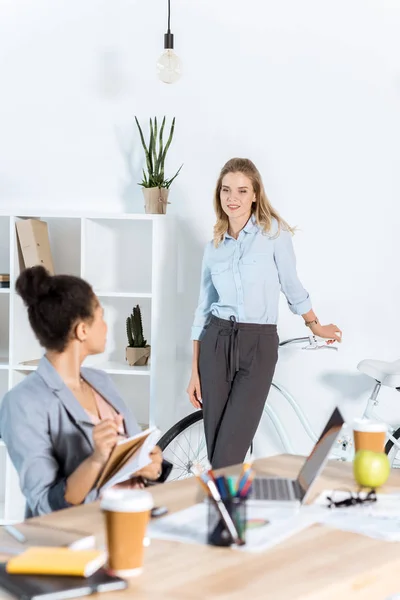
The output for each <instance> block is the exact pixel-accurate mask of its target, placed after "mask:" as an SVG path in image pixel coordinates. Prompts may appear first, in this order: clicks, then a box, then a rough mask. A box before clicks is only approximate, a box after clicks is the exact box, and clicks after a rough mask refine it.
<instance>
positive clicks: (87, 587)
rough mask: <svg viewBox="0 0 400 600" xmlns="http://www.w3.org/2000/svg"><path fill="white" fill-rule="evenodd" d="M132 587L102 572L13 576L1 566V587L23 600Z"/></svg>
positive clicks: (56, 598) (61, 598)
mask: <svg viewBox="0 0 400 600" xmlns="http://www.w3.org/2000/svg"><path fill="white" fill-rule="evenodd" d="M127 587H128V584H127V582H126V581H124V580H123V579H121V578H120V577H115V576H113V575H109V574H108V573H107V572H106V571H105V570H104V569H100V570H99V571H97V573H95V574H94V575H91V576H90V577H64V576H61V577H60V576H55V575H54V576H53V575H11V574H10V573H7V572H6V568H5V564H0V588H3V589H4V590H5V591H6V592H8V593H9V594H11V595H12V596H14V597H15V598H19V600H64V599H66V598H81V597H82V596H90V595H91V594H96V593H99V592H112V591H117V590H124V589H126V588H127Z"/></svg>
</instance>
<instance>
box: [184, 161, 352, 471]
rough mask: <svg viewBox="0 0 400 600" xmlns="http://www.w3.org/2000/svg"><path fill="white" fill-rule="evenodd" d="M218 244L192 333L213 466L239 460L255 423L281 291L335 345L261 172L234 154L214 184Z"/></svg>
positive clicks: (273, 353) (195, 378)
mask: <svg viewBox="0 0 400 600" xmlns="http://www.w3.org/2000/svg"><path fill="white" fill-rule="evenodd" d="M214 209H215V213H216V216H217V222H216V224H215V226H214V239H213V241H212V242H209V243H208V244H207V246H206V248H205V252H204V257H203V264H202V271H201V284H200V297H199V303H198V307H197V310H196V313H195V318H194V323H193V327H192V336H191V337H192V340H193V364H192V376H191V379H190V382H189V386H188V389H187V392H188V394H189V398H190V401H191V403H192V404H193V406H194V407H195V408H201V407H203V411H204V428H205V436H206V442H207V451H208V458H209V460H210V462H211V464H212V467H213V468H214V469H217V468H220V467H225V466H228V465H232V464H237V463H240V462H242V461H243V460H244V458H245V456H246V453H247V451H248V449H249V447H250V444H251V442H252V440H253V437H254V435H255V433H256V430H257V427H258V424H259V422H260V419H261V416H262V412H263V409H264V405H265V402H266V399H267V396H268V393H269V389H270V386H271V382H272V377H273V375H274V371H275V366H276V362H277V358H278V344H279V339H278V334H277V328H276V323H277V320H278V304H279V293H280V291H281V290H282V292H283V293H284V294H285V296H286V299H287V301H288V304H289V308H290V310H291V311H292V312H293V313H294V314H296V315H302V317H303V319H304V321H305V324H306V325H307V326H308V327H309V328H310V329H311V331H312V333H313V334H314V335H317V336H319V337H322V338H326V339H327V340H328V343H329V344H331V343H333V342H334V341H337V342H340V341H341V335H342V334H341V331H340V329H339V328H338V327H337V326H336V325H321V324H320V322H319V320H318V319H317V317H316V315H315V313H314V311H313V310H312V305H311V300H310V297H309V295H308V293H307V291H306V290H305V289H304V288H303V286H302V284H301V282H300V281H299V279H298V276H297V272H296V259H295V255H294V251H293V245H292V234H293V230H292V229H291V228H290V226H289V225H288V224H287V223H286V222H285V221H284V220H283V219H282V218H281V217H280V216H279V214H278V213H277V212H276V211H275V210H274V208H273V207H272V206H271V204H270V203H269V201H268V198H267V196H266V194H265V191H264V186H263V183H262V180H261V176H260V173H259V172H258V170H257V168H256V167H255V165H254V164H253V163H252V162H251V161H250V160H248V159H242V158H233V159H231V160H230V161H228V162H227V163H226V165H225V166H224V167H223V169H222V171H221V173H220V176H219V178H218V182H217V186H216V190H215V195H214Z"/></svg>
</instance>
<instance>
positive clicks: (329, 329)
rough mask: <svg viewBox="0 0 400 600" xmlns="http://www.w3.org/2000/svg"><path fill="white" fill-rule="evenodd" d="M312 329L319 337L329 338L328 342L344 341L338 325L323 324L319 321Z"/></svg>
mask: <svg viewBox="0 0 400 600" xmlns="http://www.w3.org/2000/svg"><path fill="white" fill-rule="evenodd" d="M310 329H311V331H312V332H313V334H314V335H317V336H318V337H321V338H325V339H327V340H328V341H327V344H333V343H334V342H341V341H342V332H341V330H340V329H339V327H338V326H337V325H332V323H331V324H330V325H321V323H317V324H316V325H312V326H311V328H310Z"/></svg>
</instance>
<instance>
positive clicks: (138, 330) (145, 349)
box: [126, 304, 150, 367]
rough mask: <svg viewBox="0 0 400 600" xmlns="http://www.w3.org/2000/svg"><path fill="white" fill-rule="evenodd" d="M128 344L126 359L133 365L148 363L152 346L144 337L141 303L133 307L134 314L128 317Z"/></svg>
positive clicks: (139, 365)
mask: <svg viewBox="0 0 400 600" xmlns="http://www.w3.org/2000/svg"><path fill="white" fill-rule="evenodd" d="M126 333H127V336H128V346H127V348H126V361H127V363H128V364H129V365H130V366H131V367H133V366H138V367H143V366H145V365H147V363H148V362H149V357H150V346H149V345H148V344H147V340H145V339H144V337H143V325H142V313H141V310H140V306H139V304H137V305H136V306H134V307H133V312H132V314H131V315H130V316H129V317H128V318H127V319H126Z"/></svg>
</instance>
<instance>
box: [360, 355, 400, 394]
mask: <svg viewBox="0 0 400 600" xmlns="http://www.w3.org/2000/svg"><path fill="white" fill-rule="evenodd" d="M357 369H358V370H359V371H361V373H365V375H369V376H370V377H373V378H374V379H375V380H376V381H379V383H381V384H382V385H387V386H388V387H392V388H398V387H400V360H395V361H393V362H386V361H384V360H373V359H370V358H367V359H365V360H362V361H361V362H360V363H358V365H357Z"/></svg>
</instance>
